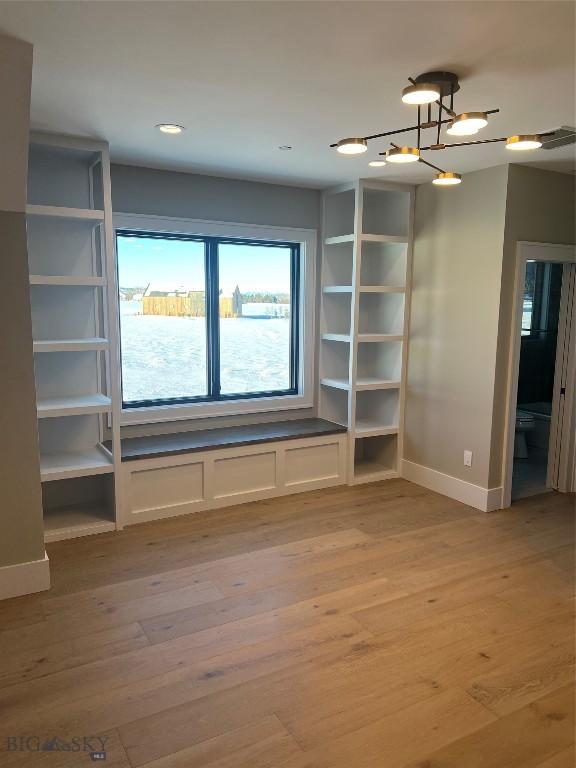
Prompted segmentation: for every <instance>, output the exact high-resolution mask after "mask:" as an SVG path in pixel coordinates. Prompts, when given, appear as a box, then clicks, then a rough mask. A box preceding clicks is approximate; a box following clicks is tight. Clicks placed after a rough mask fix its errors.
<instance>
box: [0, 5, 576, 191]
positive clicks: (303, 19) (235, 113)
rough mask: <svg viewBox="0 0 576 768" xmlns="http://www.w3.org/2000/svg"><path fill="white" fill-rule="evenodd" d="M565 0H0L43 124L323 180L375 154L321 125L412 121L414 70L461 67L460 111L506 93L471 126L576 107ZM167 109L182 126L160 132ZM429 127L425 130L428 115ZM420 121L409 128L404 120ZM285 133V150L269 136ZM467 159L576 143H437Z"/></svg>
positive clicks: (308, 181)
mask: <svg viewBox="0 0 576 768" xmlns="http://www.w3.org/2000/svg"><path fill="white" fill-rule="evenodd" d="M574 7H575V6H574V4H573V3H571V2H518V1H513V2H504V1H502V2H498V1H497V2H486V1H483V2H466V1H460V2H435V1H434V0H430V1H429V2H408V1H406V2H332V1H331V0H326V1H324V2H313V1H310V2H298V1H293V2H291V1H279V2H275V1H274V0H268V1H265V2H258V1H257V2H253V1H252V0H236V1H234V2H224V1H222V2H220V1H219V0H211V1H209V2H166V1H157V2H138V1H133V2H0V30H2V31H3V32H4V33H6V34H11V35H14V36H16V37H20V38H22V39H24V40H28V41H30V42H32V43H33V44H34V46H35V59H34V62H35V63H34V81H33V95H32V120H33V126H34V127H35V128H36V129H42V130H50V131H58V132H66V133H72V134H79V135H86V136H94V137H97V138H104V139H107V140H108V141H109V142H110V145H111V150H112V156H113V160H114V161H116V162H126V163H133V164H141V165H147V166H151V167H159V168H174V169H180V170H188V171H195V172H199V173H212V174H215V175H222V176H226V175H228V176H239V177H243V178H253V179H263V180H268V181H282V182H285V183H290V184H305V185H309V186H319V187H324V186H328V185H330V184H333V183H338V182H341V181H346V180H349V179H352V178H357V177H358V176H374V177H383V178H387V179H393V180H407V181H416V182H420V181H425V180H428V179H430V178H431V177H432V171H430V170H429V169H426V168H425V167H424V166H422V165H421V164H416V167H409V168H396V169H395V168H393V167H391V166H387V167H386V168H385V169H379V170H376V169H374V170H373V169H370V168H369V167H368V165H367V163H368V160H370V159H375V158H376V155H377V153H378V152H379V151H382V150H383V149H385V148H386V147H387V146H388V145H387V144H386V142H385V140H380V141H375V142H371V143H370V150H369V152H368V153H367V154H366V155H364V156H362V157H360V158H349V157H342V156H340V155H338V154H337V153H336V152H335V151H334V150H331V149H329V147H328V145H329V144H330V143H331V142H334V141H336V140H338V139H339V138H342V137H345V136H355V135H367V134H371V133H378V132H380V131H384V130H391V129H394V128H400V127H403V126H407V125H409V124H411V123H413V122H414V118H415V108H414V107H408V106H406V105H404V104H402V102H401V100H400V91H401V89H402V88H403V87H404V86H405V85H406V84H407V81H406V78H407V77H408V76H413V77H414V76H416V75H418V74H419V73H421V72H424V71H428V70H435V69H447V70H452V71H454V72H456V73H457V74H459V75H460V77H461V82H462V90H461V92H460V93H459V94H458V96H457V99H456V105H455V106H456V107H457V109H458V111H467V110H483V109H490V108H495V107H500V109H501V112H500V114H498V115H495V116H494V117H493V119H491V121H490V125H489V126H488V127H487V128H486V129H484V130H483V131H482V133H481V135H480V136H479V138H480V137H481V138H493V137H497V136H505V135H509V134H513V133H533V132H537V131H545V130H548V129H551V128H556V127H559V126H560V125H574V124H575V116H574V112H575V104H574V100H575V82H574V80H575V77H574ZM159 122H176V123H181V124H183V125H185V126H186V127H187V131H186V132H185V133H184V134H182V135H181V136H176V137H169V136H165V135H162V134H160V133H159V132H158V131H157V130H155V129H154V125H155V124H156V123H159ZM428 133H429V134H432V133H433V132H432V131H429V132H428ZM411 135H413V134H411ZM283 144H289V145H292V146H293V150H292V151H289V152H281V151H279V150H278V146H279V145H283ZM429 155H430V159H431V161H432V162H436V163H437V164H439V165H442V166H444V167H446V168H447V169H449V170H455V171H458V172H466V171H471V170H475V169H478V168H484V167H488V166H491V165H498V164H501V163H505V162H508V161H509V160H511V159H514V160H515V161H516V162H518V161H521V162H523V163H533V164H535V165H538V166H541V167H545V168H550V169H552V170H559V171H569V170H570V169H571V168H573V167H574V147H567V148H563V149H557V150H550V151H548V150H539V151H537V152H535V153H532V154H530V155H522V156H521V157H519V156H515V157H514V158H510V157H509V155H511V153H510V152H509V151H507V150H506V149H505V148H504V146H503V145H502V144H492V145H491V144H488V145H484V146H479V147H474V148H468V149H452V150H446V151H444V152H442V153H429Z"/></svg>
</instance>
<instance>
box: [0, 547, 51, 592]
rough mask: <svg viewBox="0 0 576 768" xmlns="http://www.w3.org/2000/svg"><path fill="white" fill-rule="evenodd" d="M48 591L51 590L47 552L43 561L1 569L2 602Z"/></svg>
mask: <svg viewBox="0 0 576 768" xmlns="http://www.w3.org/2000/svg"><path fill="white" fill-rule="evenodd" d="M46 589H50V566H49V563H48V555H47V554H46V552H44V557H43V558H42V559H41V560H32V561H31V562H29V563H16V564H15V565H5V566H4V567H3V568H0V600H7V599H8V598H9V597H20V596H21V595H31V594H32V593H33V592H43V591H44V590H46Z"/></svg>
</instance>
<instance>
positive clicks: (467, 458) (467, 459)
mask: <svg viewBox="0 0 576 768" xmlns="http://www.w3.org/2000/svg"><path fill="white" fill-rule="evenodd" d="M464 466H465V467H471V466H472V451H464Z"/></svg>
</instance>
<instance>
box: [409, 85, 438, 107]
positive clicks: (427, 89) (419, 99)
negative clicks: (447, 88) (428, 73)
mask: <svg viewBox="0 0 576 768" xmlns="http://www.w3.org/2000/svg"><path fill="white" fill-rule="evenodd" d="M439 98H440V86H439V85H436V84H435V83H417V84H416V85H409V86H408V87H407V88H404V90H403V91H402V101H403V102H404V104H431V103H432V102H433V101H436V100H437V99H439Z"/></svg>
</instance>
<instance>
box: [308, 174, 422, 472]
mask: <svg viewBox="0 0 576 768" xmlns="http://www.w3.org/2000/svg"><path fill="white" fill-rule="evenodd" d="M413 195H414V192H413V188H412V187H409V186H403V185H395V184H388V183H384V182H378V181H371V180H360V181H359V182H357V183H355V184H350V185H346V186H342V187H338V188H335V189H332V190H329V191H328V192H326V193H325V194H324V206H323V209H324V220H323V233H324V247H323V256H322V305H321V350H320V397H319V403H320V407H319V411H320V416H321V417H323V418H325V419H329V420H331V421H335V422H337V423H339V424H343V425H345V426H347V427H348V430H349V441H350V445H349V451H348V457H349V459H348V462H349V466H348V480H349V482H350V483H359V482H370V481H373V480H382V479H386V478H390V477H396V476H397V472H398V460H399V457H400V456H401V454H402V414H403V403H404V388H405V370H406V334H407V313H408V301H409V296H410V285H409V279H408V277H409V275H410V272H411V237H412V211H413Z"/></svg>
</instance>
